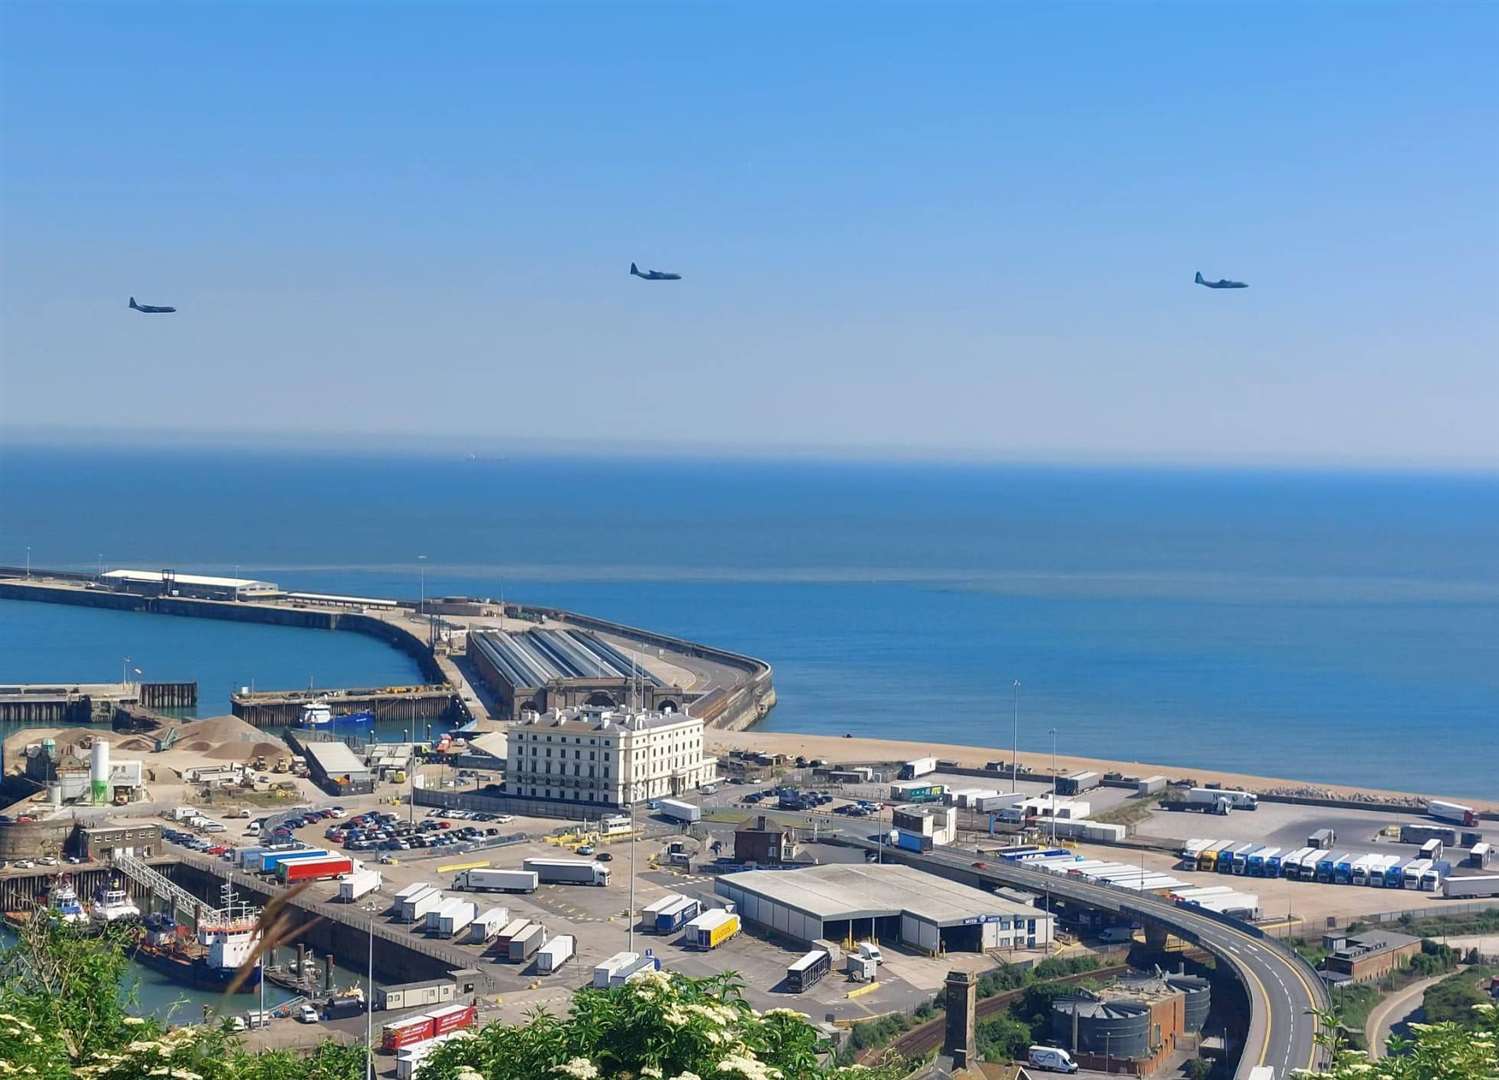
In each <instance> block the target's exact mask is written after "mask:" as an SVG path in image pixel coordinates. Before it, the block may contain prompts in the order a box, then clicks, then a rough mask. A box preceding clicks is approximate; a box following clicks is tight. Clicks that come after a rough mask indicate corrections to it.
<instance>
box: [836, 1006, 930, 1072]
mask: <svg viewBox="0 0 1499 1080" xmlns="http://www.w3.org/2000/svg"><path fill="white" fill-rule="evenodd" d="M912 1026H913V1022H912V1021H911V1020H910V1019H909V1018H908V1017H907V1016H906V1014H905V1013H888V1014H886V1015H885V1016H879V1017H876V1018H875V1019H873V1020H865V1021H864V1022H863V1023H861V1024H855V1025H854V1026H853V1027H852V1028H851V1029H850V1030H849V1033H848V1042H846V1043H844V1045H843V1051H842V1053H841V1055H840V1057H839V1060H840V1061H841V1062H842V1063H843V1064H845V1065H846V1064H851V1063H852V1062H853V1060H854V1059H855V1058H856V1057H857V1056H858V1055H859V1054H860V1053H862V1052H863V1051H865V1050H871V1049H874V1048H875V1047H880V1046H885V1045H887V1044H888V1043H889V1042H890V1040H892V1039H894V1038H895V1037H896V1036H897V1035H900V1034H902V1033H904V1032H906V1031H909V1030H910V1029H911V1028H912Z"/></svg>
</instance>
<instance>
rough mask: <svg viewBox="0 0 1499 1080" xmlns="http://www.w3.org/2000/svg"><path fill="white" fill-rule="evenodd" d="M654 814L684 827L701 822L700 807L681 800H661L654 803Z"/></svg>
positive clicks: (701, 810)
mask: <svg viewBox="0 0 1499 1080" xmlns="http://www.w3.org/2000/svg"><path fill="white" fill-rule="evenodd" d="M656 813H658V814H660V815H661V816H662V817H665V818H670V819H671V820H672V821H680V822H681V823H682V824H684V825H690V824H692V823H693V822H695V821H702V820H703V808H702V807H700V806H698V805H696V804H695V803H690V802H683V801H682V800H681V799H661V800H660V801H658V802H657V803H656Z"/></svg>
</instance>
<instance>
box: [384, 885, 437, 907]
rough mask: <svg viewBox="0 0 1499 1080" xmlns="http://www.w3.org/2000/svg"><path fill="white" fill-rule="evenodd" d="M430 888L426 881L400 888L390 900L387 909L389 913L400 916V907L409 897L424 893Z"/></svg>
mask: <svg viewBox="0 0 1499 1080" xmlns="http://www.w3.org/2000/svg"><path fill="white" fill-rule="evenodd" d="M431 887H432V884H431V883H430V882H427V881H413V882H412V883H411V884H410V885H404V886H402V887H401V888H400V889H399V890H398V891H397V892H396V895H395V896H394V897H393V898H392V899H391V903H390V908H389V910H390V912H391V913H392V914H394V915H400V913H401V905H402V904H403V903H405V902H406V901H407V900H409V899H410V898H411V897H413V896H415V895H416V894H417V893H421V892H426V891H427V890H428V889H430V888H431Z"/></svg>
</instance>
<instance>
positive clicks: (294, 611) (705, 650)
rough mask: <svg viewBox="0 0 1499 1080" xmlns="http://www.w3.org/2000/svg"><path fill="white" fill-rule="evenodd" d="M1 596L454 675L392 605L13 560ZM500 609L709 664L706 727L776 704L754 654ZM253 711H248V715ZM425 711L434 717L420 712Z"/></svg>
mask: <svg viewBox="0 0 1499 1080" xmlns="http://www.w3.org/2000/svg"><path fill="white" fill-rule="evenodd" d="M0 599H7V600H30V601H36V602H41V603H52V604H70V605H74V606H80V607H94V608H104V609H107V610H112V611H138V612H147V613H154V614H159V615H180V616H185V617H190V618H206V619H221V620H230V621H241V622H257V623H265V624H269V625H274V626H289V627H299V628H304V629H313V630H349V631H353V632H355V633H359V634H364V635H366V636H369V637H373V638H376V639H378V640H380V641H383V642H385V643H386V644H388V645H390V646H392V647H393V648H395V649H398V650H399V651H401V652H403V653H405V654H406V655H408V656H410V657H411V658H412V659H414V660H415V661H416V663H417V664H418V666H419V667H420V670H421V672H422V676H423V678H424V679H426V680H427V682H428V683H429V684H431V686H432V688H433V689H434V690H435V689H437V688H439V687H443V686H451V685H454V682H455V675H454V672H453V671H452V670H450V669H451V668H452V661H451V658H449V657H447V656H439V655H437V654H436V653H434V651H433V649H432V648H431V647H430V646H429V645H428V643H427V641H425V640H423V638H422V637H421V636H419V635H418V634H416V633H413V632H412V630H411V629H408V628H407V627H405V626H403V625H401V624H400V623H399V622H398V621H396V620H395V619H394V618H391V617H388V616H389V615H391V614H392V611H391V610H386V611H384V612H383V613H382V614H383V615H385V616H387V617H382V615H381V614H368V613H366V612H363V611H356V610H349V609H348V606H347V604H327V605H320V604H316V603H313V602H306V601H295V602H282V603H271V602H249V601H244V600H238V601H229V600H206V599H195V598H190V597H183V596H151V595H141V594H138V593H130V592H121V591H115V590H113V589H108V588H103V587H100V586H98V584H97V583H96V581H95V576H94V575H92V574H83V573H77V572H72V571H55V570H41V569H36V568H31V569H29V570H23V569H21V568H17V567H0ZM433 606H436V605H433ZM392 607H393V611H394V613H400V614H403V615H409V614H410V613H411V612H413V611H416V610H417V608H418V605H417V604H416V603H415V602H414V601H395V602H394V604H393V605H392ZM500 610H501V613H502V614H503V616H504V617H505V618H516V619H522V620H529V621H534V622H538V623H540V622H543V621H546V620H554V621H561V622H564V623H567V624H569V625H571V626H576V627H578V628H580V629H583V630H590V631H594V632H596V633H601V634H607V635H610V636H612V637H616V638H622V639H625V640H627V641H631V642H634V643H637V644H639V645H641V646H644V647H647V648H650V649H657V650H660V651H661V653H663V654H667V655H676V656H680V657H687V658H692V659H695V660H699V661H705V662H707V663H709V664H712V665H714V666H715V667H716V668H717V669H718V670H720V671H721V672H722V673H723V674H724V676H725V677H724V678H723V679H722V680H720V681H719V682H718V683H717V684H716V685H713V686H711V687H709V688H708V689H707V690H706V691H705V692H704V693H703V694H702V696H701V697H700V698H698V699H697V700H696V701H694V702H693V714H694V715H695V716H698V717H700V718H702V719H703V721H704V722H705V723H706V724H707V725H708V726H709V727H714V728H720V729H724V730H730V731H740V730H744V729H746V728H749V727H752V726H753V725H754V724H755V723H757V722H758V721H760V720H761V719H763V718H764V716H765V715H766V714H767V713H768V712H769V711H770V710H771V709H772V708H774V706H775V703H776V692H775V685H774V681H773V676H774V672H773V670H772V668H771V666H770V664H768V663H766V662H765V661H763V660H760V659H758V658H756V657H752V656H746V655H744V654H742V653H736V652H733V651H731V650H728V649H721V648H718V647H716V646H712V645H705V644H702V643H699V642H694V641H687V640H685V639H683V638H678V637H674V636H672V635H670V634H663V633H658V632H656V631H653V630H647V629H644V628H641V627H636V626H629V625H626V624H624V623H616V622H611V621H610V620H607V619H601V618H598V617H596V616H592V615H584V614H580V613H577V612H571V611H565V610H562V609H559V608H550V607H542V606H539V605H526V604H515V603H508V604H505V605H503V608H501V609H500ZM241 696H245V698H246V701H245V710H244V712H243V715H244V716H245V718H246V719H249V720H251V722H252V723H257V724H259V723H261V721H262V720H264V722H265V723H267V724H276V725H279V724H282V723H285V722H286V717H285V715H284V713H285V711H286V710H285V709H280V708H274V707H267V708H264V709H259V710H257V709H254V708H252V707H251V706H252V705H261V704H264V705H267V706H269V705H270V704H271V703H269V702H251V701H250V696H246V695H241ZM438 705H440V706H441V707H440V708H439V712H443V711H446V712H448V713H449V714H450V715H451V714H454V713H456V714H457V715H458V716H459V718H460V720H462V719H468V718H469V717H470V715H471V714H472V712H473V707H472V704H471V703H466V702H465V701H464V699H463V697H462V696H456V695H455V696H454V697H453V699H452V700H451V702H440V703H438ZM391 708H392V712H391V715H392V717H394V718H396V719H400V720H410V719H413V717H411V716H410V715H409V710H410V708H411V703H410V702H409V701H408V700H405V699H404V698H403V699H402V700H399V701H396V702H392V703H391ZM235 711H236V712H237V713H239V712H240V709H238V708H236V710H235ZM376 712H377V715H379V714H380V712H381V709H380V708H376ZM252 713H254V714H255V715H251V714H252ZM257 717H259V718H258V719H257ZM431 718H435V717H426V716H425V715H424V716H423V717H422V719H431Z"/></svg>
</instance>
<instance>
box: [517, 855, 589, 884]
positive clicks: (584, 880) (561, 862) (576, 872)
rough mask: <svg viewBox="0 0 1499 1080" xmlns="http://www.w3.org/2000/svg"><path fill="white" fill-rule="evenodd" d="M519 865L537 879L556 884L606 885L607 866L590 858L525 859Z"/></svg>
mask: <svg viewBox="0 0 1499 1080" xmlns="http://www.w3.org/2000/svg"><path fill="white" fill-rule="evenodd" d="M521 866H522V867H524V868H525V869H526V870H529V871H531V872H533V873H535V874H536V877H537V880H538V881H542V882H546V883H548V884H557V885H607V884H609V868H608V867H607V866H605V865H604V864H603V863H599V862H594V861H592V860H591V859H527V860H525V862H523V863H521Z"/></svg>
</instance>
